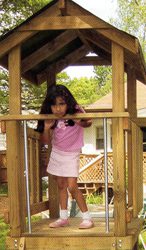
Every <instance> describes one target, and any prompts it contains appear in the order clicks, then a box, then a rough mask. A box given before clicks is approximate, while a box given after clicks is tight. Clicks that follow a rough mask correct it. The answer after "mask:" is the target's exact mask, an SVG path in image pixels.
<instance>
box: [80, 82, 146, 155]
mask: <svg viewBox="0 0 146 250" xmlns="http://www.w3.org/2000/svg"><path fill="white" fill-rule="evenodd" d="M126 93H127V86H126V85H125V110H126V109H127V95H126ZM93 111H96V112H111V111H112V92H110V93H108V94H107V95H105V96H104V97H102V98H100V99H99V100H98V101H96V102H95V103H93V104H91V105H89V106H88V107H86V112H93ZM137 116H138V117H146V85H144V84H142V83H141V82H139V81H137ZM143 141H144V151H146V150H145V142H146V131H145V130H143ZM84 144H85V145H84V147H83V149H82V153H85V154H94V153H96V154H97V153H101V152H103V150H104V130H103V119H99V118H98V119H96V120H93V124H92V126H91V127H89V128H86V129H85V130H84ZM107 150H108V152H112V122H111V119H107Z"/></svg>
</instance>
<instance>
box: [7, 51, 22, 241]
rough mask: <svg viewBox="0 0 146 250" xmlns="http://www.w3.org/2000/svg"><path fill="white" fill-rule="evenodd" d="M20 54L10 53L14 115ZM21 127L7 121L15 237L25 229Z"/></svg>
mask: <svg viewBox="0 0 146 250" xmlns="http://www.w3.org/2000/svg"><path fill="white" fill-rule="evenodd" d="M20 54H21V52H20V47H15V48H13V49H12V51H11V52H10V53H9V86H10V91H9V106H10V114H12V115H14V114H19V115H20V113H21V73H20V68H21V67H20V58H21V56H20ZM20 127H21V125H20V122H16V121H11V122H9V123H6V130H7V133H6V136H7V174H8V190H9V194H8V195H9V201H10V202H9V204H10V208H9V212H10V227H11V236H14V237H16V236H20V235H21V233H22V232H23V231H24V229H25V217H24V209H25V206H24V197H25V192H24V190H23V188H24V185H23V184H24V169H23V165H22V164H21V147H20V145H21V138H20ZM12 138H13V140H12ZM22 193H23V194H24V195H22Z"/></svg>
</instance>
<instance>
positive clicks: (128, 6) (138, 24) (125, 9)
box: [114, 0, 146, 58]
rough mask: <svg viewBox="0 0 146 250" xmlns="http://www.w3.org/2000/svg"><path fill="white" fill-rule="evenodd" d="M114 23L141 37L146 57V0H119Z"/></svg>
mask: <svg viewBox="0 0 146 250" xmlns="http://www.w3.org/2000/svg"><path fill="white" fill-rule="evenodd" d="M117 4H118V8H117V18H116V19H115V20H114V24H115V25H116V26H117V27H118V28H120V29H122V30H124V31H126V32H128V33H130V34H131V35H134V36H136V37H138V38H139V40H140V43H141V46H142V50H143V52H144V55H145V58H146V2H145V0H128V1H125V0H117Z"/></svg>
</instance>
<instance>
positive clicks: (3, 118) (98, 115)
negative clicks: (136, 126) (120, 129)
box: [0, 112, 146, 122]
mask: <svg viewBox="0 0 146 250" xmlns="http://www.w3.org/2000/svg"><path fill="white" fill-rule="evenodd" d="M104 117H107V118H118V117H123V118H124V117H129V113H127V112H103V113H99V112H94V113H93V112H91V113H80V114H76V115H66V116H65V117H64V119H75V118H76V119H82V118H92V119H96V118H104ZM50 119H51V120H52V119H53V120H57V119H58V117H57V116H55V115H53V114H49V115H42V114H39V115H21V114H19V115H1V116H0V121H8V122H10V121H23V120H26V121H29V120H34V121H35V120H50ZM137 120H139V119H136V121H137ZM140 120H141V119H140ZM142 120H143V119H142ZM145 122H146V119H145Z"/></svg>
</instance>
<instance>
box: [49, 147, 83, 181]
mask: <svg viewBox="0 0 146 250" xmlns="http://www.w3.org/2000/svg"><path fill="white" fill-rule="evenodd" d="M79 163H80V152H79V151H78V152H64V151H60V150H58V149H56V148H52V151H51V155H50V160H49V163H48V166H47V172H48V173H49V174H52V175H55V176H61V177H78V175H79Z"/></svg>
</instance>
